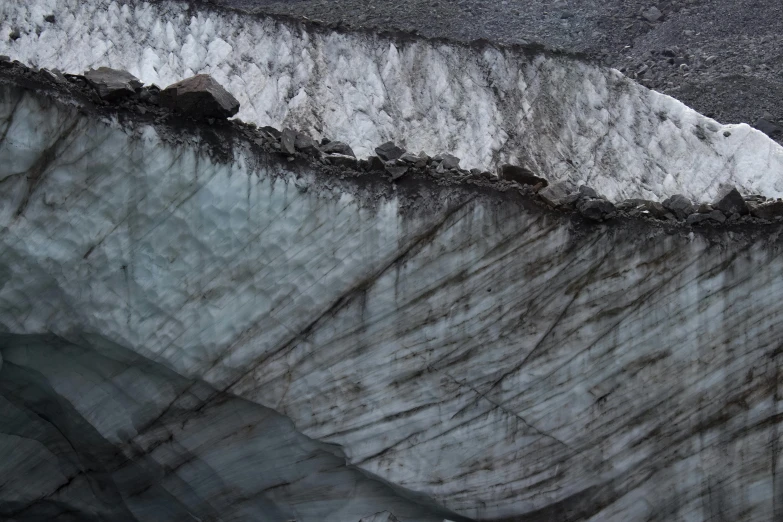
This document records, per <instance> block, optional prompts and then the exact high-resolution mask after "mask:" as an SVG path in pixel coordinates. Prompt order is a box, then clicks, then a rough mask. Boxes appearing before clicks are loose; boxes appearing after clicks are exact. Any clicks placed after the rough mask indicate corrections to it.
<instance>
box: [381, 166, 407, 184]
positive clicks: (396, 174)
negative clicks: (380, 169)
mask: <svg viewBox="0 0 783 522" xmlns="http://www.w3.org/2000/svg"><path fill="white" fill-rule="evenodd" d="M386 172H388V173H389V174H390V175H391V178H392V181H396V180H398V179H400V178H401V177H403V176H404V175H405V174H407V173H408V167H398V166H393V165H386Z"/></svg>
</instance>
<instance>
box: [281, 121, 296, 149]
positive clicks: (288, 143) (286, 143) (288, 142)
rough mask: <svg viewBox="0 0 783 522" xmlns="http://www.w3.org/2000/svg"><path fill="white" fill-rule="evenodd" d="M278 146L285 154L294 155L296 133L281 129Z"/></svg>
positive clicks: (291, 130)
mask: <svg viewBox="0 0 783 522" xmlns="http://www.w3.org/2000/svg"><path fill="white" fill-rule="evenodd" d="M280 145H281V146H282V147H283V152H285V153H286V154H290V155H294V154H296V131H295V130H293V129H287V128H286V129H283V132H282V133H281V134H280Z"/></svg>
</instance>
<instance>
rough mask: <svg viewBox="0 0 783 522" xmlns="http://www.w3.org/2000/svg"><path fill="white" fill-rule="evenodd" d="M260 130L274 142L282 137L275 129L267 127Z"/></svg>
mask: <svg viewBox="0 0 783 522" xmlns="http://www.w3.org/2000/svg"><path fill="white" fill-rule="evenodd" d="M261 130H262V131H264V132H266V133H267V134H268V135H269V136H270V137H272V138H274V139H276V140H279V139H280V136H282V134H283V133H282V132H280V131H279V130H277V129H276V128H274V127H270V126H268V125H267V126H266V127H261Z"/></svg>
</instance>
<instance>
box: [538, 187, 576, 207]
mask: <svg viewBox="0 0 783 522" xmlns="http://www.w3.org/2000/svg"><path fill="white" fill-rule="evenodd" d="M538 195H539V196H540V197H541V199H543V200H544V201H545V202H546V203H547V204H548V205H550V206H552V207H555V208H557V207H568V206H572V205H573V204H574V203H576V202H577V201H578V200H579V194H578V193H577V192H576V191H575V190H574V189H573V185H571V184H570V183H568V182H566V181H558V182H557V183H553V184H551V185H549V186H548V187H544V188H542V189H541V190H539V191H538Z"/></svg>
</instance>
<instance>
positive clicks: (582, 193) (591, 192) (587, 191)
mask: <svg viewBox="0 0 783 522" xmlns="http://www.w3.org/2000/svg"><path fill="white" fill-rule="evenodd" d="M579 197H581V198H588V199H596V198H598V192H596V191H595V189H593V188H590V187H588V186H587V185H580V186H579Z"/></svg>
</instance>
